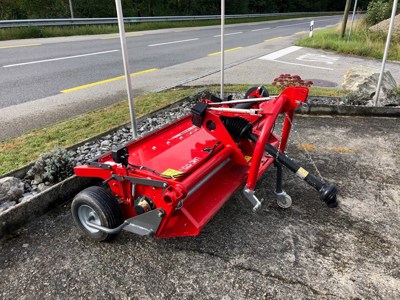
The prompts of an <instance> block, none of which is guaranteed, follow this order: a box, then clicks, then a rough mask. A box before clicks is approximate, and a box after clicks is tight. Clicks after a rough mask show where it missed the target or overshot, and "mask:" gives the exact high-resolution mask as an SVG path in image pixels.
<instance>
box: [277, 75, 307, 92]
mask: <svg viewBox="0 0 400 300" xmlns="http://www.w3.org/2000/svg"><path fill="white" fill-rule="evenodd" d="M272 85H275V86H276V87H278V88H279V89H281V90H282V91H283V90H284V89H286V88H287V87H291V86H307V87H310V86H312V85H313V82H312V81H304V80H303V79H301V77H300V76H299V75H290V74H281V75H279V77H277V78H275V79H274V81H273V82H272Z"/></svg>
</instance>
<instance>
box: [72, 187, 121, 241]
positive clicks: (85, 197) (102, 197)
mask: <svg viewBox="0 0 400 300" xmlns="http://www.w3.org/2000/svg"><path fill="white" fill-rule="evenodd" d="M83 205H84V206H88V207H90V208H91V209H92V210H94V212H95V213H96V214H97V216H98V218H99V219H100V225H101V226H104V227H107V228H115V227H117V226H119V225H121V224H122V222H123V219H122V213H121V209H120V207H119V204H118V201H117V199H116V198H115V197H114V196H113V195H112V194H111V192H109V191H108V190H106V189H104V188H102V187H99V186H91V187H88V188H87V189H84V190H83V191H81V192H80V193H79V194H77V195H76V196H75V198H74V200H73V201H72V205H71V212H72V217H73V219H74V221H75V223H76V225H78V227H79V228H80V229H81V230H82V231H83V232H84V233H85V234H86V235H87V236H89V237H90V238H91V239H93V240H96V241H99V242H103V241H109V240H110V239H112V238H113V237H114V236H115V234H108V233H105V232H102V231H100V230H92V231H89V230H88V229H87V228H86V227H85V226H84V225H83V224H82V221H81V219H80V218H79V215H78V210H79V208H80V207H81V206H83ZM93 231H95V232H93Z"/></svg>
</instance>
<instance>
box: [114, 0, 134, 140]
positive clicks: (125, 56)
mask: <svg viewBox="0 0 400 300" xmlns="http://www.w3.org/2000/svg"><path fill="white" fill-rule="evenodd" d="M115 6H116V8H117V17H118V27H119V37H120V40H121V50H122V60H123V63H124V71H125V81H126V91H127V93H128V100H129V111H130V115H131V125H132V135H133V138H134V139H135V138H137V129H136V127H137V126H136V118H135V105H134V100H133V94H132V82H131V76H130V73H129V59H128V48H127V46H126V36H125V27H124V16H123V13H122V5H121V0H115Z"/></svg>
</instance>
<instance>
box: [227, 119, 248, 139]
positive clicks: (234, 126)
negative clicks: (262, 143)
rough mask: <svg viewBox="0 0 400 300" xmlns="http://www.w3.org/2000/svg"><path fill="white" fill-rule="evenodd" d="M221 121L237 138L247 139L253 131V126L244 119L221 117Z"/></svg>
mask: <svg viewBox="0 0 400 300" xmlns="http://www.w3.org/2000/svg"><path fill="white" fill-rule="evenodd" d="M221 121H222V123H223V124H224V126H225V128H226V130H228V132H229V134H230V135H231V136H233V137H235V138H247V137H249V135H250V133H251V131H252V129H253V124H251V123H250V122H249V121H247V120H246V119H244V118H242V117H221Z"/></svg>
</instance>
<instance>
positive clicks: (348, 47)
mask: <svg viewBox="0 0 400 300" xmlns="http://www.w3.org/2000/svg"><path fill="white" fill-rule="evenodd" d="M339 32H340V30H339V29H338V28H336V29H324V30H319V31H316V32H315V33H314V36H313V37H312V38H310V37H308V36H307V37H303V38H301V39H299V40H298V41H297V42H296V45H297V46H303V47H310V48H320V49H326V50H333V51H336V52H339V53H345V54H352V55H359V56H366V57H372V58H379V59H381V58H382V57H383V52H384V49H385V43H386V35H387V33H386V32H370V31H368V28H367V26H366V25H364V24H363V22H358V23H357V24H355V26H354V29H353V32H352V35H351V39H350V41H349V42H347V36H348V33H346V35H345V38H343V39H342V38H340V34H339ZM388 59H389V60H395V61H400V33H398V34H395V35H393V36H392V40H391V44H390V48H389V54H388Z"/></svg>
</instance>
